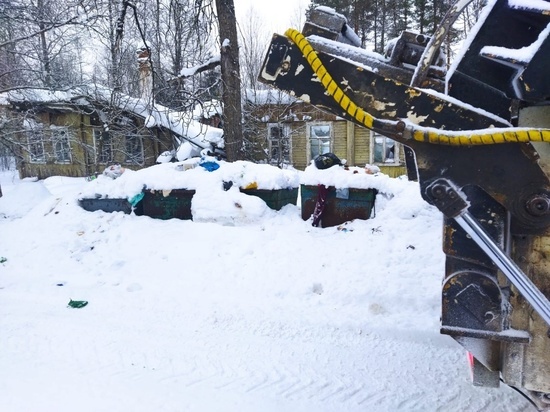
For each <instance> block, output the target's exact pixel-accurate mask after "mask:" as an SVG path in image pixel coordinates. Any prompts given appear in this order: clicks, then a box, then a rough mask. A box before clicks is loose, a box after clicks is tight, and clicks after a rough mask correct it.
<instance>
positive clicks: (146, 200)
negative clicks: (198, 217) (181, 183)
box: [141, 189, 195, 220]
mask: <svg viewBox="0 0 550 412" xmlns="http://www.w3.org/2000/svg"><path fill="white" fill-rule="evenodd" d="M194 194H195V191H194V190H187V189H172V190H145V192H144V196H143V199H142V201H141V203H142V204H143V206H142V207H143V215H145V216H149V217H154V218H157V219H164V220H166V219H174V218H176V219H184V220H190V219H192V218H193V216H192V214H191V201H192V199H193V196H194Z"/></svg>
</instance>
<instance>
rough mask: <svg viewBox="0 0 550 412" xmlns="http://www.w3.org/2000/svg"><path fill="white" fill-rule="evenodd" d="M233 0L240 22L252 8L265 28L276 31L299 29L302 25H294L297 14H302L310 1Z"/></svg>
mask: <svg viewBox="0 0 550 412" xmlns="http://www.w3.org/2000/svg"><path fill="white" fill-rule="evenodd" d="M234 2H235V12H236V13H237V18H238V19H239V20H240V22H241V24H242V22H243V21H244V20H243V19H244V17H245V16H246V15H247V12H248V11H249V10H250V9H251V8H253V9H254V10H255V11H256V12H257V13H258V15H259V16H260V18H261V19H262V21H264V22H265V27H266V29H268V30H270V31H273V32H277V33H283V32H284V31H285V30H286V29H288V28H289V27H293V28H296V29H301V28H302V27H296V26H297V23H298V22H299V16H303V15H304V11H305V10H306V8H307V5H308V4H309V3H310V1H309V0H275V1H266V0H259V1H258V0H234ZM303 20H304V17H302V21H300V23H303Z"/></svg>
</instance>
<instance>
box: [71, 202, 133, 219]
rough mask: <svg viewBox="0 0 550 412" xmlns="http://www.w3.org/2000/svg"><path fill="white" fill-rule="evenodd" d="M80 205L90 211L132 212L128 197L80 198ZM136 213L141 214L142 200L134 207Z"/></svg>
mask: <svg viewBox="0 0 550 412" xmlns="http://www.w3.org/2000/svg"><path fill="white" fill-rule="evenodd" d="M78 204H79V205H80V207H81V208H82V209H84V210H86V211H88V212H95V211H96V210H102V211H104V212H107V213H112V212H124V213H126V214H130V213H131V212H132V205H131V204H130V202H129V201H128V199H115V198H113V199H111V198H90V199H78ZM134 212H135V214H136V215H140V214H141V212H142V211H141V202H140V203H138V204H137V205H136V207H135V209H134Z"/></svg>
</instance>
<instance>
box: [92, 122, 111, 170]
mask: <svg viewBox="0 0 550 412" xmlns="http://www.w3.org/2000/svg"><path fill="white" fill-rule="evenodd" d="M94 142H95V147H96V151H97V162H98V163H105V164H109V163H113V140H112V138H111V133H109V132H107V131H105V130H100V129H94Z"/></svg>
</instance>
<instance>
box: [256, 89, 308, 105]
mask: <svg viewBox="0 0 550 412" xmlns="http://www.w3.org/2000/svg"><path fill="white" fill-rule="evenodd" d="M246 100H247V101H248V102H249V103H252V104H256V105H268V104H282V105H288V104H292V103H296V102H299V101H300V100H299V99H297V98H295V97H292V96H290V95H289V94H288V93H284V92H282V91H280V90H277V89H267V90H253V89H248V90H247V91H246Z"/></svg>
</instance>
